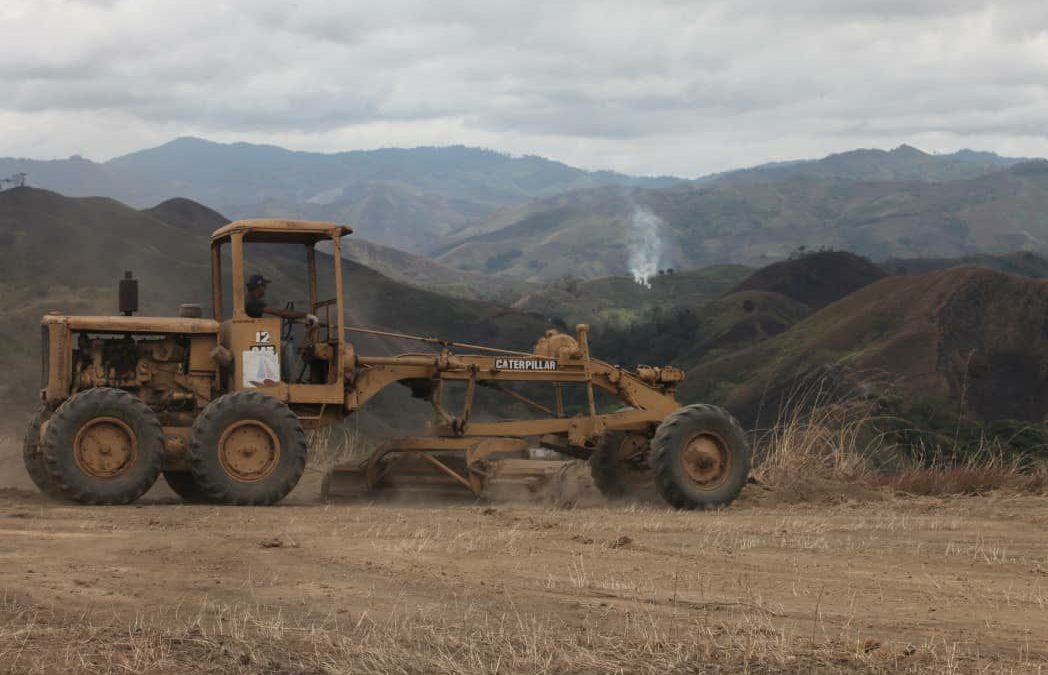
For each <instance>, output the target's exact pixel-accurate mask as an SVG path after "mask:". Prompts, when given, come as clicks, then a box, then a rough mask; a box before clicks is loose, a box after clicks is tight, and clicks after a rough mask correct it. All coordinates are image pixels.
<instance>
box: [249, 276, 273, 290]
mask: <svg viewBox="0 0 1048 675" xmlns="http://www.w3.org/2000/svg"><path fill="white" fill-rule="evenodd" d="M268 283H269V279H267V278H265V277H264V276H262V275H261V274H252V275H251V276H249V277H248V278H247V287H248V288H258V287H259V286H261V285H263V284H268Z"/></svg>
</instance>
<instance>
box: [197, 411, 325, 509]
mask: <svg viewBox="0 0 1048 675" xmlns="http://www.w3.org/2000/svg"><path fill="white" fill-rule="evenodd" d="M306 451H307V448H306V434H305V432H304V431H303V430H302V425H301V423H299V421H298V417H296V416H295V413H294V412H292V411H291V409H290V408H288V407H287V406H286V405H285V404H284V403H282V402H280V401H278V400H277V399H275V398H272V397H271V396H266V395H265V394H261V393H259V392H255V391H242V392H236V393H233V394H226V395H225V396H221V397H219V398H217V399H215V400H214V401H212V402H211V403H210V404H209V405H208V406H207V407H206V408H205V409H204V412H203V413H201V414H200V416H199V417H197V420H196V422H195V423H194V424H193V435H192V438H191V440H190V443H189V461H190V466H191V468H192V472H193V478H194V480H195V481H196V483H197V485H198V486H199V487H200V490H201V491H202V492H203V494H204V495H205V496H206V497H207V498H208V499H211V500H214V501H217V502H219V503H222V504H241V505H250V504H272V503H274V502H278V501H280V500H281V499H283V498H284V497H286V496H287V494H288V493H289V492H291V490H292V489H293V488H294V487H295V485H297V484H298V480H299V478H301V477H302V472H303V471H305V468H306Z"/></svg>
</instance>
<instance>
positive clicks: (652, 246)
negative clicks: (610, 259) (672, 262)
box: [627, 206, 662, 288]
mask: <svg viewBox="0 0 1048 675" xmlns="http://www.w3.org/2000/svg"><path fill="white" fill-rule="evenodd" d="M660 229H662V219H661V218H659V217H658V216H656V215H655V214H654V213H652V212H651V211H649V210H648V209H646V208H644V207H643V206H638V207H635V208H634V209H633V216H632V217H631V218H630V231H629V237H628V240H627V241H628V244H629V248H630V253H629V268H630V274H632V275H633V280H634V281H636V282H637V283H638V284H640V285H642V286H644V287H645V288H651V278H652V277H653V276H655V275H656V274H657V273H658V271H659V263H660V261H661V259H662V240H661V239H660V238H659V230H660Z"/></svg>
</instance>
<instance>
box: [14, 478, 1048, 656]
mask: <svg viewBox="0 0 1048 675" xmlns="http://www.w3.org/2000/svg"><path fill="white" fill-rule="evenodd" d="M1046 533H1048V498H1044V497H1030V496H1007V495H998V496H991V497H979V498H952V499H945V500H943V499H912V498H895V497H889V498H887V499H885V500H882V501H874V502H867V501H864V502H858V503H848V502H844V503H838V504H825V503H823V504H807V505H793V506H776V505H771V506H758V505H754V500H752V499H751V500H749V501H748V502H744V503H742V504H739V505H738V506H737V507H735V508H732V509H729V510H726V511H723V512H718V513H679V512H672V511H667V510H662V509H645V508H607V507H602V508H576V509H571V510H563V509H551V508H547V507H542V506H527V505H519V506H517V505H467V506H461V505H460V506H448V507H427V506H395V505H370V504H350V505H337V506H335V505H310V504H299V505H289V506H282V507H274V508H215V507H205V506H183V505H180V504H173V503H170V504H163V503H161V504H157V503H153V504H144V505H139V506H134V507H126V508H87V507H76V506H66V505H59V504H54V503H51V502H48V501H46V500H45V499H43V498H41V497H38V496H35V495H33V494H31V493H29V492H23V491H20V490H13V489H10V488H9V489H7V490H6V491H5V492H4V493H3V494H2V496H0V591H2V595H0V671H3V672H60V671H63V672H72V671H83V672H97V671H103V672H143V673H146V672H148V673H176V672H218V673H227V672H228V673H234V672H244V673H256V672H257V673H299V672H305V673H328V672H332V673H338V672H568V671H570V672H579V671H582V672H645V671H647V672H673V671H677V672H739V671H745V672H757V673H764V672H839V671H840V670H857V671H863V672H910V671H912V672H925V671H927V672H995V673H997V672H1015V673H1020V672H1021V673H1038V672H1048V534H1046Z"/></svg>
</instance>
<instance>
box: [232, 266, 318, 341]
mask: <svg viewBox="0 0 1048 675" xmlns="http://www.w3.org/2000/svg"><path fill="white" fill-rule="evenodd" d="M269 283H270V281H269V279H266V278H265V277H263V276H262V275H261V274H252V275H251V276H250V277H248V279H247V297H246V298H245V299H244V311H245V312H247V315H248V316H250V317H252V318H254V319H261V318H262V315H263V314H271V315H273V316H279V317H280V318H282V319H304V320H305V323H306V325H307V326H309V327H310V328H312V327H313V326H316V325H318V324H319V323H320V320H319V319H318V318H317V317H316V315H315V314H308V313H306V312H296V311H294V310H291V309H279V308H277V307H270V306H269V305H267V304H266V286H268V285H269Z"/></svg>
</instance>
